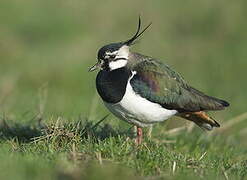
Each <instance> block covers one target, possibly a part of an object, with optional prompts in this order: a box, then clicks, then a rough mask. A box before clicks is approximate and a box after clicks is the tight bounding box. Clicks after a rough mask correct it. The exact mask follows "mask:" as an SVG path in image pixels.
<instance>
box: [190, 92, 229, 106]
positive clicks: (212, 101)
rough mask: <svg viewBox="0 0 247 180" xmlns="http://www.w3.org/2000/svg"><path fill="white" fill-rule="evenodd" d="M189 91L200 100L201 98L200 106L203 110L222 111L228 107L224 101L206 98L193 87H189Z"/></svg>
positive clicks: (206, 96)
mask: <svg viewBox="0 0 247 180" xmlns="http://www.w3.org/2000/svg"><path fill="white" fill-rule="evenodd" d="M189 90H190V91H191V92H193V93H194V94H196V95H197V96H199V97H200V98H202V102H203V103H202V106H203V109H204V110H223V109H224V108H225V107H228V106H229V105H230V104H229V103H228V102H227V101H225V100H222V99H219V98H216V97H212V96H208V95H206V94H204V93H203V92H201V91H199V90H197V89H195V88H193V87H190V88H189Z"/></svg>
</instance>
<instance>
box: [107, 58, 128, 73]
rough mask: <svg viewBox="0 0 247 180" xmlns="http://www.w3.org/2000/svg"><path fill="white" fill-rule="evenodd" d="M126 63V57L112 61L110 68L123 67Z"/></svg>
mask: <svg viewBox="0 0 247 180" xmlns="http://www.w3.org/2000/svg"><path fill="white" fill-rule="evenodd" d="M126 64H127V60H124V59H121V60H117V61H111V62H110V63H109V68H110V70H114V69H118V68H122V67H124V66H126Z"/></svg>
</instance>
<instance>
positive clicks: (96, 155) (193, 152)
mask: <svg viewBox="0 0 247 180" xmlns="http://www.w3.org/2000/svg"><path fill="white" fill-rule="evenodd" d="M245 116H246V115H245ZM244 118H246V117H244ZM244 118H243V119H244ZM49 121H50V122H52V120H49ZM10 124H11V125H10ZM10 124H7V122H6V121H5V120H4V121H2V123H1V127H0V128H1V136H0V138H1V147H2V148H1V150H0V154H1V155H0V156H1V159H2V161H3V162H8V163H1V165H0V168H1V170H2V173H1V177H2V178H5V177H6V172H9V171H10V170H9V168H10V167H15V169H14V171H15V172H16V173H13V174H8V173H7V174H8V178H9V179H14V178H16V177H21V178H23V179H31V178H35V179H43V178H48V179H54V178H55V179H56V178H57V179H59V178H64V179H81V178H83V179H84V178H85V179H99V178H103V179H115V178H116V177H119V175H121V176H120V177H119V178H120V179H121V178H122V179H127V178H137V179H138V178H140V179H142V178H143V177H146V178H147V179H160V178H161V179H162V178H169V179H174V178H175V179H176V178H177V179H180V178H182V179H191V178H201V179H203V178H206V179H208V178H217V179H233V178H234V179H235V178H237V179H245V178H246V175H247V170H246V165H247V159H246V158H245V157H246V149H245V148H241V147H240V146H238V145H237V144H238V143H236V142H235V141H233V140H232V139H231V138H233V137H234V136H228V137H227V138H223V136H222V135H215V133H214V134H211V133H209V134H206V135H205V133H202V132H201V130H198V129H197V128H193V126H191V124H190V125H189V126H186V128H184V129H181V128H180V129H179V130H177V131H176V133H174V129H172V130H166V131H165V130H164V127H163V126H158V127H157V129H158V132H159V133H157V132H156V133H154V134H153V137H152V139H148V138H147V137H146V138H145V141H144V143H143V144H142V145H141V146H136V145H135V142H134V139H133V133H132V131H131V130H130V129H122V128H112V126H111V125H109V124H108V123H107V120H106V119H105V117H104V118H102V119H101V120H100V121H98V122H97V123H92V122H91V121H84V120H78V121H75V122H73V123H72V122H70V123H68V122H67V121H66V120H63V119H61V118H57V120H56V122H55V123H49V124H44V123H43V122H36V123H35V122H33V123H32V124H28V125H27V124H26V125H23V124H22V125H20V124H14V123H10ZM165 132H166V133H165ZM220 133H221V134H222V132H220ZM234 134H235V135H236V136H237V133H234ZM18 164H21V167H20V166H19V165H18ZM12 171H13V169H12ZM44 172H45V173H44ZM20 174H21V175H20Z"/></svg>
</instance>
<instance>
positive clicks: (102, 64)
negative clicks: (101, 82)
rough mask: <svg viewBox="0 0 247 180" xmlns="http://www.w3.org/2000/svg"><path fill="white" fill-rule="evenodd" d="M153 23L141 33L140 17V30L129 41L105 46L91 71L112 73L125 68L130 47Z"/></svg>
mask: <svg viewBox="0 0 247 180" xmlns="http://www.w3.org/2000/svg"><path fill="white" fill-rule="evenodd" d="M150 25H151V23H150V24H149V25H148V26H146V27H145V28H144V29H143V30H142V31H141V32H140V28H141V18H140V17H139V22H138V28H137V31H136V33H135V35H134V36H133V37H132V38H130V39H128V40H127V41H123V42H118V43H111V44H108V45H105V46H103V47H102V48H100V50H99V51H98V62H97V63H96V64H95V65H94V66H93V67H91V68H90V69H89V71H94V70H96V69H98V68H100V69H102V70H105V71H112V70H115V69H118V68H122V67H124V66H125V65H126V64H127V62H128V57H129V47H130V46H131V45H133V44H134V43H135V40H136V39H137V38H138V37H140V36H141V35H142V34H143V33H144V32H145V31H146V30H147V28H148V27H149V26H150Z"/></svg>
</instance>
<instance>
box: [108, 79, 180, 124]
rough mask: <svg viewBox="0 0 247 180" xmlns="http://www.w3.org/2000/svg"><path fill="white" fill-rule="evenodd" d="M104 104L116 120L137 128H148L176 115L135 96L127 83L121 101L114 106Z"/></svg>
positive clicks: (173, 111) (174, 112)
mask: <svg viewBox="0 0 247 180" xmlns="http://www.w3.org/2000/svg"><path fill="white" fill-rule="evenodd" d="M104 103H105V106H106V107H107V108H108V109H109V110H110V111H111V112H112V113H113V114H114V115H115V116H117V117H118V118H120V119H122V120H125V121H128V122H129V123H132V124H135V125H137V126H141V127H144V126H149V125H152V124H154V123H157V122H161V121H164V120H166V119H168V118H170V117H171V116H173V115H175V114H176V113H177V111H176V110H168V109H165V108H163V107H162V106H160V105H159V104H157V103H153V102H150V101H148V100H146V99H145V98H142V97H141V96H140V95H138V94H136V93H135V92H134V91H133V89H132V87H131V86H130V83H129V82H128V84H127V88H126V92H125V94H124V97H123V99H122V100H121V101H120V102H119V103H116V104H111V103H106V102H104Z"/></svg>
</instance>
